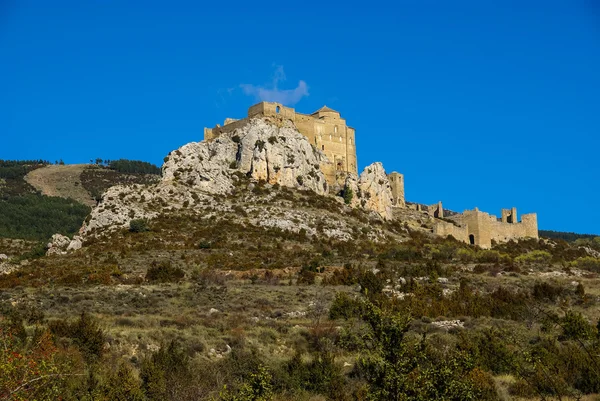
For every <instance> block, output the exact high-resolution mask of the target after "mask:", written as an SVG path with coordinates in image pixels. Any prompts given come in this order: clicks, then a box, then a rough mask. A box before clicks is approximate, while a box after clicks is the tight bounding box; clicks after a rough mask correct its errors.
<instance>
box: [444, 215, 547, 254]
mask: <svg viewBox="0 0 600 401" xmlns="http://www.w3.org/2000/svg"><path fill="white" fill-rule="evenodd" d="M516 218H517V209H516V208H512V209H503V210H502V217H501V219H500V220H498V218H496V216H494V215H490V214H488V213H485V212H481V211H479V210H478V209H477V208H475V209H474V210H466V211H465V212H464V213H462V214H459V215H456V216H452V217H451V219H452V220H453V221H454V222H455V223H457V224H458V225H459V226H460V228H464V229H466V235H465V233H464V232H463V230H461V229H459V228H456V227H455V228H453V227H449V225H450V226H453V224H452V223H448V222H437V223H436V225H435V227H434V233H436V234H439V235H444V236H446V235H448V234H450V235H452V236H453V237H455V238H456V239H458V240H461V241H464V242H467V243H471V244H473V245H479V246H480V247H482V248H491V246H492V241H495V242H506V241H509V240H511V239H518V238H527V237H530V238H536V239H537V238H539V236H538V227H537V215H536V214H535V213H531V214H524V215H523V216H522V217H521V222H517V221H516Z"/></svg>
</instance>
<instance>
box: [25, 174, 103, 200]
mask: <svg viewBox="0 0 600 401" xmlns="http://www.w3.org/2000/svg"><path fill="white" fill-rule="evenodd" d="M87 166H88V165H87V164H69V165H64V166H60V165H52V166H46V167H42V168H38V169H36V170H33V171H32V172H30V173H29V174H27V175H26V176H25V181H27V182H28V183H29V184H31V185H32V186H34V187H35V188H36V189H37V190H39V191H41V192H42V194H44V195H47V196H58V197H61V198H71V199H74V200H76V201H78V202H80V203H83V204H85V205H88V206H95V205H96V202H95V201H94V200H93V199H92V196H91V195H90V193H89V192H88V191H86V190H85V188H83V186H82V185H81V179H80V176H81V173H82V172H83V170H84V169H85V168H86V167H87Z"/></svg>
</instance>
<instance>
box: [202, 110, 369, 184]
mask: <svg viewBox="0 0 600 401" xmlns="http://www.w3.org/2000/svg"><path fill="white" fill-rule="evenodd" d="M261 116H268V117H276V118H282V119H287V120H290V121H292V122H293V123H294V124H295V125H296V128H298V131H300V133H302V134H303V135H304V136H306V137H307V139H308V140H309V142H310V143H311V144H312V145H313V146H314V147H315V148H317V149H319V150H320V151H321V152H323V153H324V154H325V155H326V156H327V158H328V159H329V160H330V161H331V164H330V165H327V166H322V171H323V173H324V174H325V177H326V178H327V181H328V182H329V184H330V185H333V184H335V183H336V172H351V173H354V174H358V165H357V159H356V143H355V130H354V128H352V127H348V126H347V125H346V120H344V119H343V118H341V116H340V113H338V112H337V111H335V110H331V109H329V108H327V107H323V108H321V109H319V110H317V111H316V112H314V113H313V114H310V115H308V114H302V113H297V112H296V111H295V110H294V109H293V108H291V107H285V106H283V105H282V104H279V103H271V102H261V103H258V104H255V105H254V106H251V107H250V108H249V109H248V117H247V118H244V119H241V120H232V119H227V120H225V124H224V125H223V126H216V127H214V128H205V129H204V139H205V140H211V139H213V138H216V137H218V136H219V135H221V134H223V133H229V132H233V131H234V130H235V129H237V128H240V127H241V126H243V125H244V124H245V123H246V122H247V120H248V118H252V117H261Z"/></svg>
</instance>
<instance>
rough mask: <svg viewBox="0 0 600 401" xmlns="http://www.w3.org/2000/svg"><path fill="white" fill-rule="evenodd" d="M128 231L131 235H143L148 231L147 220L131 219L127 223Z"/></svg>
mask: <svg viewBox="0 0 600 401" xmlns="http://www.w3.org/2000/svg"><path fill="white" fill-rule="evenodd" d="M129 231H130V232H132V233H143V232H146V231H150V227H148V219H133V220H131V221H130V222H129Z"/></svg>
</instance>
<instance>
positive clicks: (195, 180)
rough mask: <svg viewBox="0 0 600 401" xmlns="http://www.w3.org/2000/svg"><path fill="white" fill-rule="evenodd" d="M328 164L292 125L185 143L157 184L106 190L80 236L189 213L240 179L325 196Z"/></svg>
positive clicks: (258, 124) (247, 128)
mask: <svg viewBox="0 0 600 401" xmlns="http://www.w3.org/2000/svg"><path fill="white" fill-rule="evenodd" d="M327 164H329V160H328V159H327V157H326V156H325V155H324V154H323V153H322V152H321V151H319V150H317V149H316V148H314V147H313V146H311V144H310V143H309V142H308V140H307V139H306V137H305V136H304V135H302V134H300V133H299V132H298V130H296V128H295V127H294V125H293V123H292V122H290V121H283V122H281V121H278V122H277V121H273V120H270V119H269V118H255V119H251V120H249V121H248V123H247V124H246V125H244V126H242V127H240V128H238V129H236V130H235V131H233V132H231V133H228V134H225V135H221V136H220V137H218V138H216V139H214V140H212V141H203V142H192V143H188V144H187V145H184V146H182V147H181V148H179V149H177V150H175V151H173V152H171V153H170V154H169V155H168V156H167V157H166V158H165V163H164V165H163V178H162V180H161V182H159V183H158V184H155V185H151V186H141V185H133V186H114V187H111V188H109V189H108V190H107V191H106V192H105V193H104V195H103V197H102V201H101V202H100V203H99V204H98V206H97V207H96V208H94V209H93V210H92V213H91V216H90V218H89V219H88V221H87V222H86V224H85V225H84V227H82V230H81V234H83V235H88V234H90V233H91V232H94V231H95V230H99V229H104V228H108V227H126V226H127V225H128V224H129V222H130V221H131V220H132V219H140V218H150V219H151V218H153V217H156V215H157V214H158V213H159V212H161V211H165V210H176V209H180V208H185V207H188V206H192V207H193V205H194V204H196V203H197V202H198V201H199V200H200V199H209V198H210V195H223V194H227V193H230V192H231V191H232V190H233V188H234V184H235V182H236V181H238V180H239V179H240V177H248V178H249V179H251V180H253V181H265V182H266V183H269V184H279V185H281V186H286V187H292V188H297V189H303V190H312V191H314V192H316V193H317V194H320V195H325V194H327V192H328V185H327V182H326V180H325V176H324V175H323V172H322V171H321V168H320V167H321V166H323V165H327Z"/></svg>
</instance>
